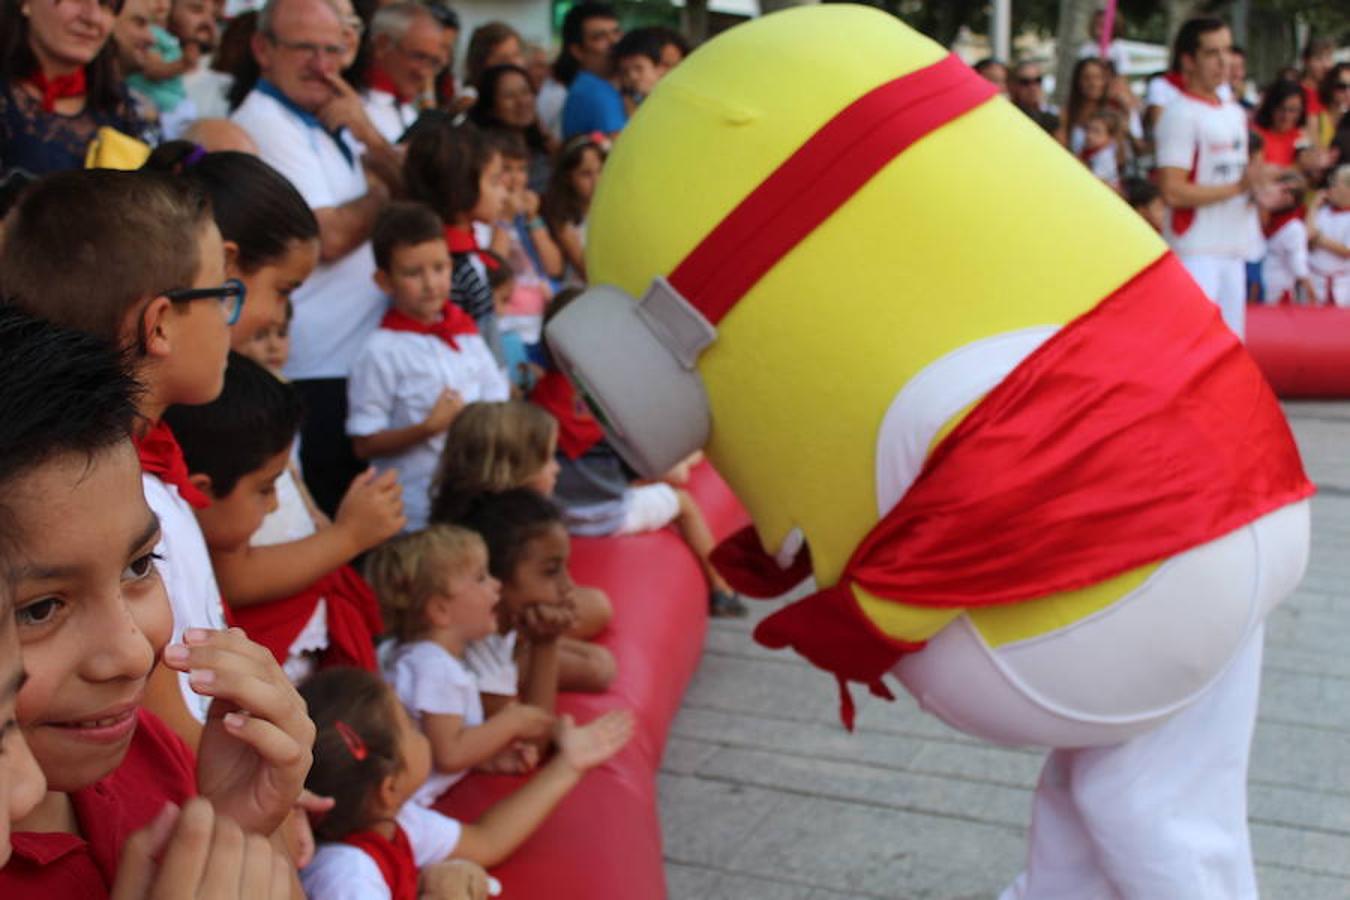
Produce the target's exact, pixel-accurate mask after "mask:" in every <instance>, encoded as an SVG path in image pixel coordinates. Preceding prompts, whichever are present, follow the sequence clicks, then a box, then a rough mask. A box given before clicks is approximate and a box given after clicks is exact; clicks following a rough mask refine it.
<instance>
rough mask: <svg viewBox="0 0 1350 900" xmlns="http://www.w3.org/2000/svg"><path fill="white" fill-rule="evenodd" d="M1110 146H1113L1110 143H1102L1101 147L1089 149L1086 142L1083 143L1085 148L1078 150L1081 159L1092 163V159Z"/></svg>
mask: <svg viewBox="0 0 1350 900" xmlns="http://www.w3.org/2000/svg"><path fill="white" fill-rule="evenodd" d="M1110 146H1111V145H1110V144H1102V145H1101V146H1100V147H1098V148H1097V149H1096V150H1092V149H1089V148H1088V146H1087V145H1086V144H1084V145H1083V149H1082V150H1080V151H1078V158H1079V159H1080V160H1082V161H1083V162H1085V163H1088V164H1091V163H1092V160H1093V159H1094V158H1095V157H1096V156H1097V155H1098V154H1100V153H1101V152H1102V151H1103V150H1105V149H1106V148H1107V147H1110Z"/></svg>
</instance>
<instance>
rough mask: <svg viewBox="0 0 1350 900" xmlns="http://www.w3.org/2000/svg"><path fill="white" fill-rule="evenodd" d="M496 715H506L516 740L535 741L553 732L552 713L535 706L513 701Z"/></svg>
mask: <svg viewBox="0 0 1350 900" xmlns="http://www.w3.org/2000/svg"><path fill="white" fill-rule="evenodd" d="M497 715H499V716H506V717H507V719H508V721H510V723H511V725H512V729H511V730H512V732H513V733H514V735H515V738H516V740H518V741H537V740H542V739H543V738H546V737H548V736H550V735H551V734H553V714H552V713H550V712H546V711H545V710H542V709H540V708H539V707H537V706H531V705H530V704H528V703H513V704H511V705H510V706H508V707H506V709H504V710H502V711H501V712H499V713H497Z"/></svg>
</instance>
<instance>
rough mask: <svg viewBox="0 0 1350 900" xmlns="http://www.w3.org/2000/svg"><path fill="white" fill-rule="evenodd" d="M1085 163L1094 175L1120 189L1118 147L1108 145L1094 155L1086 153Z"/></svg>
mask: <svg viewBox="0 0 1350 900" xmlns="http://www.w3.org/2000/svg"><path fill="white" fill-rule="evenodd" d="M1083 162H1084V163H1085V164H1086V165H1087V167H1088V169H1089V170H1090V171H1091V172H1092V174H1093V175H1096V176H1097V177H1098V178H1100V179H1101V180H1102V181H1105V182H1106V183H1107V184H1109V185H1111V187H1113V188H1118V187H1120V165H1119V163H1118V162H1117V161H1116V145H1115V144H1107V145H1106V146H1105V147H1102V148H1100V149H1098V150H1097V151H1095V152H1093V153H1086V152H1085V153H1084V154H1083Z"/></svg>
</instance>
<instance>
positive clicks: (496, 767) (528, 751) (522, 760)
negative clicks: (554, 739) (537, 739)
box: [478, 741, 539, 775]
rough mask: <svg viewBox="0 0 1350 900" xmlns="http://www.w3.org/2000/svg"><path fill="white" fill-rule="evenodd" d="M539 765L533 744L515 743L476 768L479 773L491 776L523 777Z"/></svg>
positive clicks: (536, 750)
mask: <svg viewBox="0 0 1350 900" xmlns="http://www.w3.org/2000/svg"><path fill="white" fill-rule="evenodd" d="M538 765H539V748H538V747H537V746H535V745H534V744H527V743H525V742H524V741H516V742H515V743H513V744H512V745H511V746H510V747H507V748H506V749H505V750H502V751H501V752H499V753H497V754H496V755H495V756H493V757H492V758H491V759H489V760H487V761H486V762H485V763H483V764H482V765H481V766H479V767H478V771H480V772H488V773H490V774H493V775H524V774H525V773H527V772H533V771H534V770H535V769H536V768H537V767H538Z"/></svg>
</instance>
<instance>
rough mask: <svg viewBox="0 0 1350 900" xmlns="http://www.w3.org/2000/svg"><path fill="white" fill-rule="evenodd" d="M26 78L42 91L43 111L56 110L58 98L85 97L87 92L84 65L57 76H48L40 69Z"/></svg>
mask: <svg viewBox="0 0 1350 900" xmlns="http://www.w3.org/2000/svg"><path fill="white" fill-rule="evenodd" d="M24 80H25V81H27V82H28V83H29V84H31V85H32V86H33V87H35V88H37V89H38V91H40V92H41V93H42V111H43V112H55V111H56V101H57V100H65V99H67V98H70V97H83V96H84V95H85V92H86V85H85V79H84V68H83V67H81V68H79V69H76V70H75V71H74V72H71V73H70V74H69V75H57V76H56V77H55V78H48V77H47V76H46V75H44V74H43V73H42V70H41V69H38V70H37V71H36V72H34V73H33V74H32V75H29V76H28V77H27V78H25V79H24Z"/></svg>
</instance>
